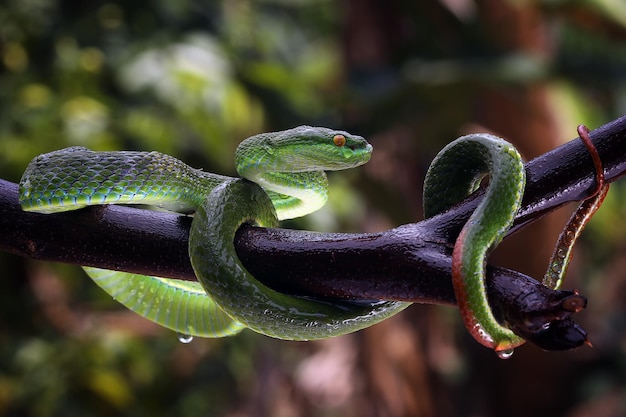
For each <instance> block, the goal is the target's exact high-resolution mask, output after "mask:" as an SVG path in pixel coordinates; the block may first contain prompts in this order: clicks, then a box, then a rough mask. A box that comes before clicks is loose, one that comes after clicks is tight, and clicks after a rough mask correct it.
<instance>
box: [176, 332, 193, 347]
mask: <svg viewBox="0 0 626 417" xmlns="http://www.w3.org/2000/svg"><path fill="white" fill-rule="evenodd" d="M192 340H193V336H191V335H188V334H182V333H178V341H179V342H180V343H184V344H187V343H191V341H192Z"/></svg>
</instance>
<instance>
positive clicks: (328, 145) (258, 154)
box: [235, 126, 373, 178]
mask: <svg viewBox="0 0 626 417" xmlns="http://www.w3.org/2000/svg"><path fill="white" fill-rule="evenodd" d="M372 150H373V148H372V145H370V144H369V143H368V142H367V141H366V140H365V139H364V138H362V137H361V136H358V135H353V134H351V133H348V132H345V131H343V130H334V129H328V128H325V127H312V126H299V127H295V128H293V129H289V130H284V131H280V132H270V133H262V134H259V135H255V136H252V137H250V138H248V139H246V140H245V141H243V142H241V144H240V145H239V147H238V148H237V151H236V153H235V163H236V165H237V171H238V172H239V175H241V176H243V177H246V178H248V176H247V175H246V173H249V172H258V171H261V170H265V171H274V172H307V171H322V170H323V171H336V170H342V169H348V168H354V167H357V166H359V165H362V164H364V163H366V162H367V161H369V159H370V157H371V155H372Z"/></svg>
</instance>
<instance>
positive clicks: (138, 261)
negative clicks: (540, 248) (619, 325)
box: [0, 116, 626, 349]
mask: <svg viewBox="0 0 626 417" xmlns="http://www.w3.org/2000/svg"><path fill="white" fill-rule="evenodd" d="M590 137H591V139H592V141H593V142H594V144H595V146H596V147H597V149H598V152H599V154H600V157H601V159H602V162H603V164H604V170H605V177H606V181H608V182H612V181H615V180H616V179H618V178H619V177H621V176H622V175H624V174H625V173H626V116H624V117H621V118H619V119H617V120H615V121H613V122H611V123H609V124H607V125H604V126H602V127H600V128H598V129H596V130H594V131H592V132H591V134H590ZM526 175H527V185H526V191H525V194H524V200H523V203H522V208H521V210H520V211H519V213H518V215H517V217H516V221H515V226H514V227H513V229H512V232H513V231H515V230H517V229H519V228H521V227H523V226H524V225H526V224H528V223H529V222H532V221H533V220H536V219H538V218H539V217H541V216H542V215H544V214H546V213H548V212H550V211H552V210H554V209H556V208H558V207H561V206H562V205H564V204H567V203H569V202H572V201H581V200H583V199H584V198H585V197H587V196H588V195H589V194H590V193H591V192H592V191H593V190H594V188H595V179H594V178H595V177H594V167H593V163H592V160H591V157H590V156H589V154H588V152H587V150H586V148H585V147H584V145H583V143H582V141H581V140H580V139H575V140H572V141H570V142H568V143H566V144H564V145H562V146H560V147H558V148H556V149H554V150H553V151H551V152H548V153H546V154H544V155H542V156H540V157H538V158H536V159H533V160H532V161H530V162H528V163H527V164H526ZM480 198H481V195H480V192H477V193H475V194H474V195H472V196H470V197H469V198H468V199H466V200H465V201H464V202H463V203H461V204H459V205H458V206H456V207H454V208H452V209H451V210H449V211H447V212H445V213H442V214H440V215H438V216H435V217H433V218H430V219H427V220H424V221H422V222H419V223H413V224H407V225H403V226H400V227H397V228H394V229H391V230H387V231H384V232H380V233H369V234H337V233H317V232H309V231H301V230H287V229H264V228H258V227H253V226H247V225H246V226H243V227H242V228H241V229H240V230H239V231H238V233H237V236H236V239H235V246H236V248H237V252H238V254H239V256H240V258H241V260H242V262H243V263H244V265H245V266H246V268H247V269H248V270H249V271H250V272H251V273H252V274H253V275H254V276H255V277H256V278H257V279H259V280H260V281H262V282H264V283H265V284H267V285H268V286H270V287H272V288H274V289H276V290H278V291H282V292H287V293H292V294H297V295H305V296H312V297H335V298H336V297H340V298H347V299H355V300H371V299H387V300H404V301H413V302H419V303H435V304H449V305H452V304H454V303H455V300H454V292H453V289H452V283H451V279H450V268H451V259H450V255H451V248H452V245H453V242H454V240H455V239H456V236H457V235H458V233H459V231H460V230H461V228H462V227H463V225H464V223H465V221H466V220H467V219H468V217H469V216H470V214H471V213H472V212H473V210H474V209H475V207H476V205H477V204H478V201H479V199H480ZM17 199H18V193H17V185H16V184H14V183H11V182H8V181H4V180H0V231H1V233H0V250H3V251H6V252H9V253H13V254H16V255H19V256H23V257H29V258H34V259H40V260H48V261H57V262H65V263H71V264H77V265H89V266H96V267H100V268H108V269H117V270H124V271H129V272H136V273H142V274H150V275H158V276H167V277H174V278H180V279H187V280H195V276H194V274H193V270H192V268H191V264H190V262H189V257H188V255H187V240H188V233H189V227H190V224H191V218H190V217H187V216H182V215H178V214H175V213H164V212H155V211H148V210H141V209H136V208H131V207H124V206H107V207H90V208H87V209H82V210H77V211H73V212H66V213H58V214H52V215H44V214H38V213H27V212H23V211H22V210H21V209H20V207H19V204H18V201H17ZM487 282H488V295H489V299H490V303H491V304H492V307H493V309H494V313H495V314H496V317H497V318H498V319H500V320H502V321H504V322H506V323H507V324H508V325H509V326H510V327H512V328H513V329H514V331H516V332H517V333H518V334H520V335H521V336H523V337H525V338H528V339H529V340H531V341H533V342H535V343H536V344H538V345H539V346H541V347H543V348H545V349H565V348H569V347H573V344H572V343H573V341H575V343H574V344H576V345H580V344H582V343H583V342H584V341H585V340H586V335H585V334H584V330H582V329H581V328H580V327H579V326H578V325H577V324H576V323H575V322H573V320H572V319H571V317H570V316H571V314H572V313H574V312H577V311H579V310H581V309H582V308H584V305H585V303H586V301H585V299H584V297H582V296H580V295H577V294H575V293H573V292H570V291H553V290H550V289H548V288H547V287H544V286H543V285H542V284H540V283H539V282H538V281H536V280H534V279H533V278H531V277H528V276H526V275H523V274H520V273H518V272H516V271H511V270H507V269H504V268H498V267H491V266H490V267H489V268H488V281H487Z"/></svg>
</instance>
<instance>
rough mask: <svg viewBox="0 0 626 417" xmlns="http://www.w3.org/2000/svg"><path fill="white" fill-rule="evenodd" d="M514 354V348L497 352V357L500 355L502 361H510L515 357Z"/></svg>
mask: <svg viewBox="0 0 626 417" xmlns="http://www.w3.org/2000/svg"><path fill="white" fill-rule="evenodd" d="M513 352H515V349H513V348H510V349H504V350H496V355H498V357H499V358H500V359H509V358H510V357H511V356H513Z"/></svg>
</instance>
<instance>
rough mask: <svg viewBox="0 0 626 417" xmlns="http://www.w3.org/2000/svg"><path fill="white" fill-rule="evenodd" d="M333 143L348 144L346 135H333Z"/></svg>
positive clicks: (336, 144)
mask: <svg viewBox="0 0 626 417" xmlns="http://www.w3.org/2000/svg"><path fill="white" fill-rule="evenodd" d="M333 143H334V144H335V146H338V147H340V148H341V147H342V146H344V145H345V144H346V137H345V136H344V135H335V136H333Z"/></svg>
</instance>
